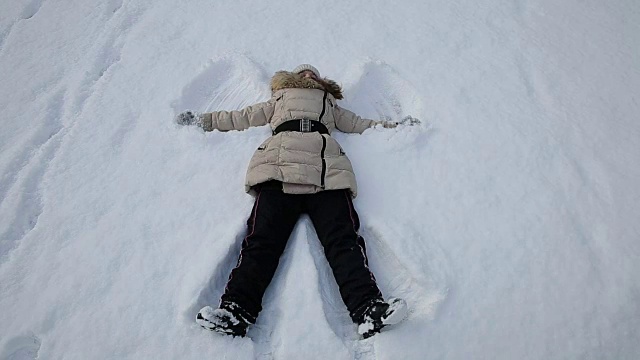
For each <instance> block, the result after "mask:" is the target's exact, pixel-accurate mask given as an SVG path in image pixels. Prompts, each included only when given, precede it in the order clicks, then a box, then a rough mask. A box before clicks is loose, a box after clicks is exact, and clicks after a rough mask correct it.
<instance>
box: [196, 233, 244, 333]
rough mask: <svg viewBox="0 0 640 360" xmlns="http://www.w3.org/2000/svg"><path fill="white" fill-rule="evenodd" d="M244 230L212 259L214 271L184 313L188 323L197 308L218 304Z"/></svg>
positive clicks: (238, 251)
mask: <svg viewBox="0 0 640 360" xmlns="http://www.w3.org/2000/svg"><path fill="white" fill-rule="evenodd" d="M244 231H245V230H244V229H243V230H242V233H241V234H238V235H237V236H236V238H235V241H234V242H233V243H229V247H228V248H227V249H226V252H224V253H223V254H220V255H221V256H220V257H219V258H216V259H212V261H211V265H212V268H213V269H214V271H213V273H212V274H211V277H210V278H209V282H208V283H206V284H204V286H203V288H202V290H201V291H200V294H199V295H198V299H197V300H196V302H195V303H194V304H193V305H192V306H191V307H190V308H189V310H188V311H187V312H186V313H185V316H186V319H187V322H188V323H193V321H194V320H195V319H196V314H197V313H198V310H200V309H201V308H203V307H204V306H207V305H209V306H212V307H217V306H218V303H219V302H220V296H222V293H223V292H224V287H225V285H226V284H227V281H228V280H229V274H230V273H231V270H232V269H233V268H234V267H235V266H236V264H237V262H238V254H240V246H241V245H242V241H243V240H244ZM216 262H217V264H216Z"/></svg>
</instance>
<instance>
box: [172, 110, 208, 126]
mask: <svg viewBox="0 0 640 360" xmlns="http://www.w3.org/2000/svg"><path fill="white" fill-rule="evenodd" d="M176 123H178V125H196V126H200V127H202V116H201V114H199V113H197V112H192V111H189V110H187V111H184V112H181V113H180V114H178V115H176Z"/></svg>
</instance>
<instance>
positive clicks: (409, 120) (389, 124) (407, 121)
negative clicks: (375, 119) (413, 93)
mask: <svg viewBox="0 0 640 360" xmlns="http://www.w3.org/2000/svg"><path fill="white" fill-rule="evenodd" d="M418 124H420V120H418V119H416V118H414V117H413V116H411V115H407V116H405V117H403V118H402V120H400V121H386V122H385V123H384V124H383V126H384V127H386V128H388V129H392V128H395V127H398V125H405V126H414V125H418Z"/></svg>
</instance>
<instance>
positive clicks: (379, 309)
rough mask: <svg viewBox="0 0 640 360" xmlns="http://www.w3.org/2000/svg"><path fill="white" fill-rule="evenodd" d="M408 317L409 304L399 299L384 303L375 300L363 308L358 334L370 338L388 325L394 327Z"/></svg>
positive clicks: (380, 300) (359, 319)
mask: <svg viewBox="0 0 640 360" xmlns="http://www.w3.org/2000/svg"><path fill="white" fill-rule="evenodd" d="M406 316H407V303H406V302H405V301H404V300H402V299H398V298H392V299H389V301H386V302H385V301H384V300H382V299H373V300H371V301H370V302H369V303H368V304H366V305H364V306H363V310H362V315H361V316H359V318H358V334H360V335H362V337H363V338H364V339H366V338H369V337H371V336H373V335H375V334H377V333H379V332H380V330H382V328H383V327H385V326H387V325H394V324H397V323H399V322H400V321H402V320H404V318H405V317H406Z"/></svg>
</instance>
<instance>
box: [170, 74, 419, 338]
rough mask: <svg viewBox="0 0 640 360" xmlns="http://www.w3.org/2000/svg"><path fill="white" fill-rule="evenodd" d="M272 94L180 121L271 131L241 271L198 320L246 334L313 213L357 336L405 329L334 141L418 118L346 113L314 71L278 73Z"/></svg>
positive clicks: (255, 185)
mask: <svg viewBox="0 0 640 360" xmlns="http://www.w3.org/2000/svg"><path fill="white" fill-rule="evenodd" d="M271 90H272V96H271V99H270V100H269V101H267V102H263V103H258V104H255V105H251V106H248V107H246V108H245V109H242V110H239V111H230V112H227V111H216V112H211V113H204V114H197V113H192V112H190V111H187V112H184V113H181V114H179V115H178V116H177V117H176V121H177V122H178V123H179V124H181V125H197V126H200V127H202V128H203V129H204V130H205V131H213V130H219V131H229V130H244V129H247V128H249V127H251V126H262V125H266V124H269V125H270V126H271V129H272V130H273V136H271V137H269V138H268V139H267V140H265V141H264V142H263V143H262V145H260V147H258V150H257V151H256V152H255V154H254V155H253V158H252V159H251V162H250V163H249V169H248V170H247V177H246V182H245V190H246V191H247V192H249V193H251V194H253V195H255V203H254V205H253V209H252V211H251V215H250V217H249V220H248V221H247V225H248V230H247V236H246V237H245V239H244V241H243V243H242V250H241V252H240V256H239V259H238V263H237V266H236V267H235V269H233V271H231V275H230V276H229V281H228V283H227V286H226V288H225V291H224V294H223V295H222V299H221V302H220V307H219V308H218V309H213V308H211V307H210V306H206V307H204V308H203V309H202V310H200V312H199V313H198V316H197V319H196V322H197V323H198V324H200V325H201V326H202V327H204V328H206V329H210V330H214V331H217V332H221V333H224V334H229V335H233V336H244V335H245V334H246V332H247V327H248V326H249V325H251V324H254V323H255V321H256V317H257V316H258V313H259V312H260V310H262V305H261V304H262V297H263V295H264V292H265V290H266V288H267V286H268V285H269V283H270V282H271V279H272V278H273V275H274V273H275V271H276V267H277V266H278V261H279V258H280V255H281V254H282V252H283V251H284V248H285V245H286V243H287V240H288V239H289V236H290V235H291V232H292V231H293V228H294V226H295V224H296V222H297V220H298V218H299V216H300V215H301V214H303V213H306V214H308V215H309V217H310V218H311V221H312V222H313V226H314V227H315V229H316V232H317V234H318V238H319V239H320V242H321V243H322V246H323V247H324V253H325V255H326V257H327V260H328V261H329V265H330V266H331V269H332V270H333V274H334V276H335V279H336V282H337V283H338V286H339V288H340V295H341V296H342V300H343V301H344V303H345V305H346V306H347V309H348V310H349V314H350V315H351V318H352V319H353V321H354V322H355V323H356V324H358V332H359V333H360V334H361V335H362V336H363V337H365V338H366V337H369V336H371V335H374V334H375V333H377V332H379V331H380V330H381V329H382V328H383V327H384V326H385V325H390V324H395V323H398V322H400V321H401V320H402V319H403V318H404V317H405V316H406V313H407V305H406V303H405V301H404V300H402V299H397V298H395V299H390V300H389V301H384V299H383V298H382V293H381V292H380V290H379V289H378V286H377V284H376V280H375V277H374V276H373V274H372V273H371V271H370V270H369V266H368V264H367V255H366V252H365V244H364V239H363V238H362V237H361V236H360V235H359V234H358V229H359V227H360V221H359V219H358V214H357V213H356V211H355V209H354V207H353V201H352V198H355V197H356V195H357V186H356V179H355V175H354V172H353V168H352V167H351V163H350V161H349V159H348V158H347V156H346V154H345V153H344V151H343V150H342V148H341V147H340V145H339V144H338V142H337V141H336V140H334V139H333V138H332V137H331V136H330V134H331V132H332V131H334V130H336V129H337V130H340V131H343V132H347V133H362V132H364V131H365V130H366V129H368V128H370V127H373V126H376V125H382V126H384V127H396V126H397V125H398V124H404V125H415V124H418V123H419V121H418V120H417V119H414V118H412V117H410V116H409V117H406V118H405V119H403V120H402V121H401V122H399V123H389V122H384V121H374V120H368V119H363V118H361V117H360V116H357V115H356V114H354V113H352V112H351V111H348V110H345V109H343V108H341V107H339V106H338V104H337V100H340V99H342V89H341V87H340V86H339V85H338V84H337V83H336V82H335V81H332V80H329V79H327V78H321V77H320V73H319V72H318V70H317V69H316V68H315V67H313V66H311V65H309V64H303V65H300V66H298V67H296V68H295V69H294V70H293V71H292V72H288V71H279V72H277V73H276V74H275V75H274V76H273V78H272V79H271Z"/></svg>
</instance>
